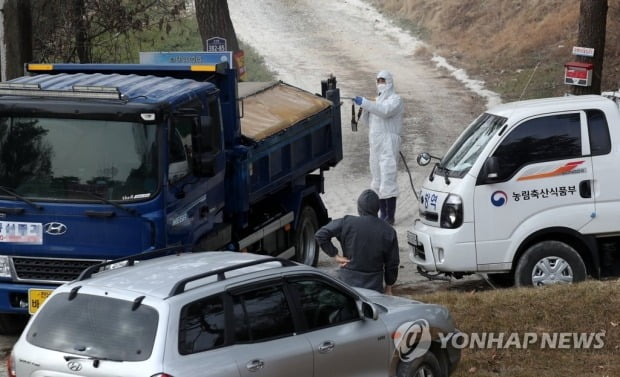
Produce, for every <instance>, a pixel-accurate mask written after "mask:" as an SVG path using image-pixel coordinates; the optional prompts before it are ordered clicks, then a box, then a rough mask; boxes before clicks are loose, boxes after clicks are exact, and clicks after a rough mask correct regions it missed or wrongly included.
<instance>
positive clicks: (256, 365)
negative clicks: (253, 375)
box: [245, 359, 265, 372]
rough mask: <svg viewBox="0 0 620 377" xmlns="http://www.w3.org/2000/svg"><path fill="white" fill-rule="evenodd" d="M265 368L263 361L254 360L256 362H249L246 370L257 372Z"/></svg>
mask: <svg viewBox="0 0 620 377" xmlns="http://www.w3.org/2000/svg"><path fill="white" fill-rule="evenodd" d="M264 366H265V362H264V361H263V360H261V359H254V360H251V361H248V363H247V364H245V367H246V369H247V370H249V371H250V372H257V371H259V370H261V369H263V367H264Z"/></svg>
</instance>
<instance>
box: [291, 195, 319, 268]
mask: <svg viewBox="0 0 620 377" xmlns="http://www.w3.org/2000/svg"><path fill="white" fill-rule="evenodd" d="M318 229H319V221H318V220H317V217H316V212H314V208H312V207H310V206H304V207H303V208H302V209H301V213H300V215H299V222H298V225H297V229H296V230H295V260H297V261H298V262H300V263H303V264H307V265H309V266H316V264H317V263H318V261H319V245H318V244H317V242H316V241H315V240H314V233H316V231H317V230H318Z"/></svg>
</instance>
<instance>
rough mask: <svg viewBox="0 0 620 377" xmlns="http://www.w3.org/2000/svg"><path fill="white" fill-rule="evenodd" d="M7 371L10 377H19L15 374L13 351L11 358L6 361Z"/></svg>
mask: <svg viewBox="0 0 620 377" xmlns="http://www.w3.org/2000/svg"><path fill="white" fill-rule="evenodd" d="M6 369H7V372H8V376H9V377H17V374H16V373H15V354H14V353H13V351H11V356H9V358H8V359H7V360H6Z"/></svg>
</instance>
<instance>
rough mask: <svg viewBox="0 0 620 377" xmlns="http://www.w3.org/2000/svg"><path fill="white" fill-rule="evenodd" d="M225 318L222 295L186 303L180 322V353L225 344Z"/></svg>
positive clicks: (188, 352)
mask: <svg viewBox="0 0 620 377" xmlns="http://www.w3.org/2000/svg"><path fill="white" fill-rule="evenodd" d="M225 319H226V317H225V314H224V303H223V301H222V298H221V296H216V297H209V298H206V299H203V300H200V301H196V302H192V303H190V304H187V305H185V306H184V307H183V309H182V310H181V321H180V323H179V353H180V354H181V355H188V354H192V353H196V352H202V351H207V350H210V349H213V348H216V347H219V346H222V345H224V339H225V338H224V330H225V327H226V326H225V325H226V321H225Z"/></svg>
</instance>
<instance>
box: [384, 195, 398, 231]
mask: <svg viewBox="0 0 620 377" xmlns="http://www.w3.org/2000/svg"><path fill="white" fill-rule="evenodd" d="M384 200H385V202H386V206H385V212H386V217H385V221H387V223H388V224H390V225H394V216H395V215H396V197H393V198H387V199H384Z"/></svg>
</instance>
